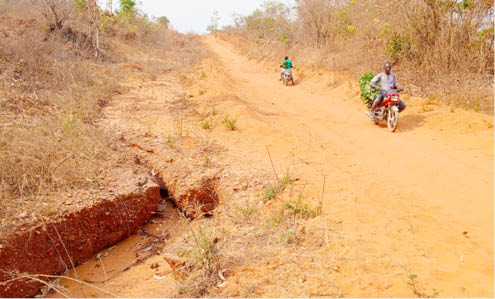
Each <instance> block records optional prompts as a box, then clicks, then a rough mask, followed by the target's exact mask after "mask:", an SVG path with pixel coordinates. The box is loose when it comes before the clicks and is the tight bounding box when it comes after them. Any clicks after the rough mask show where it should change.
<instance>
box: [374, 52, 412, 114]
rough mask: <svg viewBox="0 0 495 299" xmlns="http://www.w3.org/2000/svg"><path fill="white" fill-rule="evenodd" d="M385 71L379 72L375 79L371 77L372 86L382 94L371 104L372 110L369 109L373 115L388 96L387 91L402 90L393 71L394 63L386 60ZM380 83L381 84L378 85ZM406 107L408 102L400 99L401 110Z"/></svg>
mask: <svg viewBox="0 0 495 299" xmlns="http://www.w3.org/2000/svg"><path fill="white" fill-rule="evenodd" d="M383 68H384V70H385V71H384V72H383V73H379V74H378V75H376V76H375V77H374V78H373V79H371V82H370V86H371V87H373V88H374V89H376V90H377V91H378V92H380V94H379V95H378V96H377V97H376V99H375V101H374V102H373V105H371V108H370V110H369V111H368V114H369V115H373V113H374V112H375V109H376V108H377V107H378V106H379V105H380V104H381V103H382V102H383V100H384V99H385V98H386V97H387V93H388V92H389V91H391V90H394V89H397V90H402V89H400V88H399V86H397V80H396V79H395V75H394V73H392V72H391V70H392V64H391V63H390V62H388V61H387V62H385V64H384V65H383ZM377 84H380V85H381V86H378V85H377ZM404 109H406V104H405V103H404V102H403V101H402V100H399V112H401V111H402V110H404Z"/></svg>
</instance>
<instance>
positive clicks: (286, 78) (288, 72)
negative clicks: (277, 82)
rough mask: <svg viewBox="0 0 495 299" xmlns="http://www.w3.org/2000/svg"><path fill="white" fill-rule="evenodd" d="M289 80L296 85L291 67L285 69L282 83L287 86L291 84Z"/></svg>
mask: <svg viewBox="0 0 495 299" xmlns="http://www.w3.org/2000/svg"><path fill="white" fill-rule="evenodd" d="M289 82H291V83H292V85H294V78H293V77H292V70H291V69H287V70H284V72H283V74H282V83H283V84H284V85H285V86H289Z"/></svg>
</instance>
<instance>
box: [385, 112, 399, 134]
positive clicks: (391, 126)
mask: <svg viewBox="0 0 495 299" xmlns="http://www.w3.org/2000/svg"><path fill="white" fill-rule="evenodd" d="M398 124H399V111H394V110H392V109H390V111H389V112H388V114H387V127H388V130H389V131H390V132H395V130H396V129H397V125H398Z"/></svg>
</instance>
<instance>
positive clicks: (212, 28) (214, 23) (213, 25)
mask: <svg viewBox="0 0 495 299" xmlns="http://www.w3.org/2000/svg"><path fill="white" fill-rule="evenodd" d="M219 21H220V16H219V14H218V10H216V9H214V10H213V15H212V16H211V18H210V24H209V25H208V27H206V30H207V31H208V32H210V33H212V32H213V33H215V34H216V31H217V30H218V22H219Z"/></svg>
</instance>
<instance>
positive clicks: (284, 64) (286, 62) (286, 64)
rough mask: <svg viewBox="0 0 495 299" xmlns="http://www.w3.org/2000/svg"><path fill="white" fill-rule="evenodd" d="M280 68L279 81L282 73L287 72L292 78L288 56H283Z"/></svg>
mask: <svg viewBox="0 0 495 299" xmlns="http://www.w3.org/2000/svg"><path fill="white" fill-rule="evenodd" d="M280 67H281V68H282V69H281V70H280V81H282V79H283V76H284V73H287V75H288V76H290V77H291V78H292V76H291V75H292V61H290V60H289V56H285V60H284V61H283V62H282V64H281V65H280ZM292 84H294V79H292Z"/></svg>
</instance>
